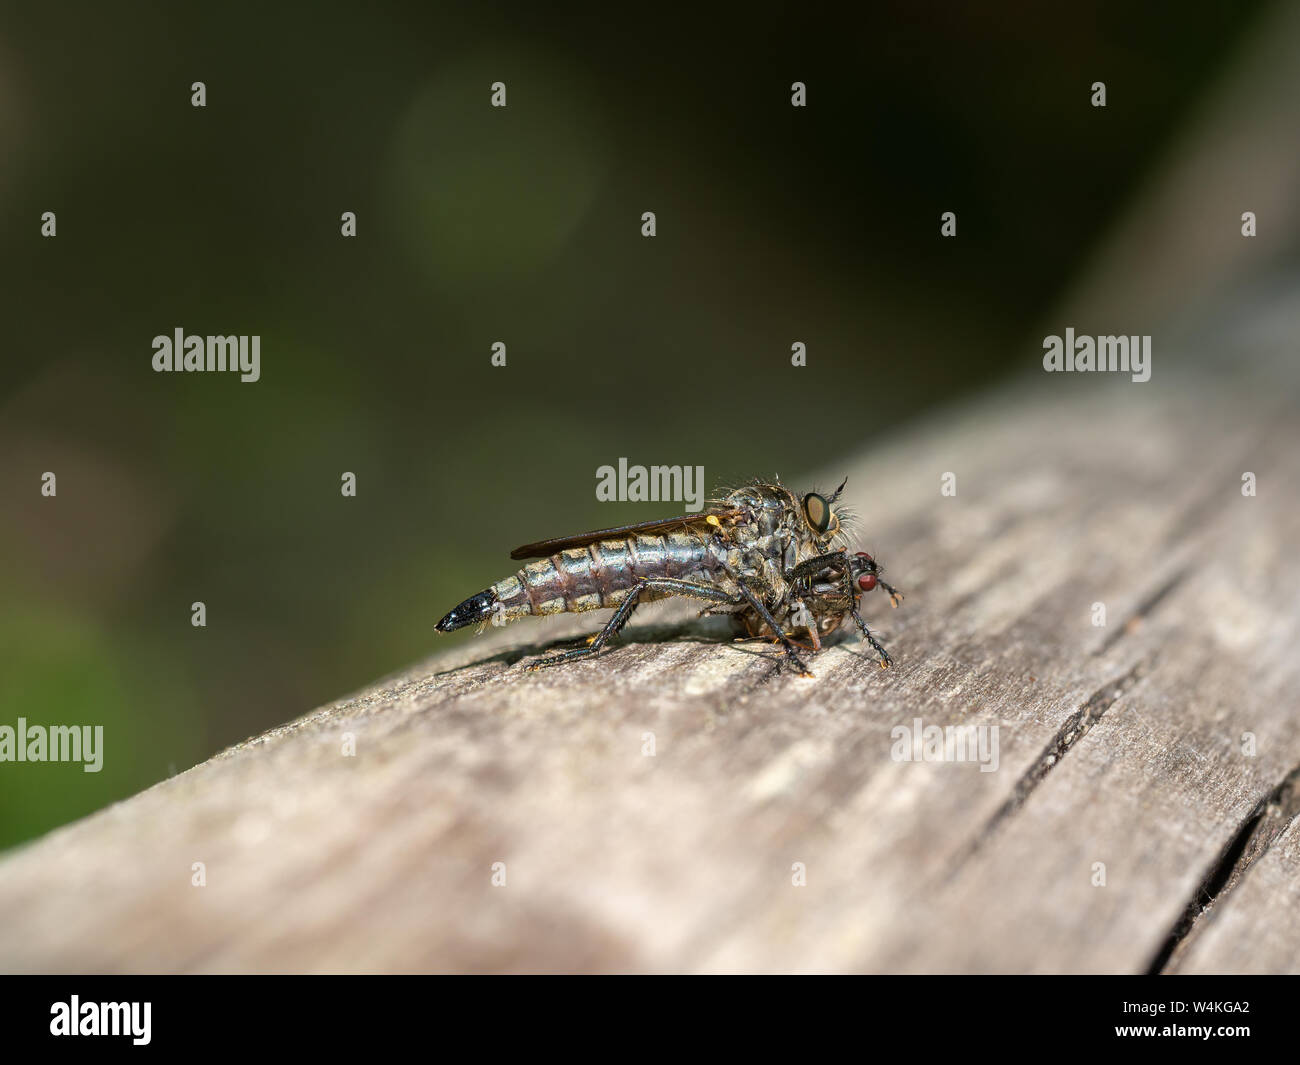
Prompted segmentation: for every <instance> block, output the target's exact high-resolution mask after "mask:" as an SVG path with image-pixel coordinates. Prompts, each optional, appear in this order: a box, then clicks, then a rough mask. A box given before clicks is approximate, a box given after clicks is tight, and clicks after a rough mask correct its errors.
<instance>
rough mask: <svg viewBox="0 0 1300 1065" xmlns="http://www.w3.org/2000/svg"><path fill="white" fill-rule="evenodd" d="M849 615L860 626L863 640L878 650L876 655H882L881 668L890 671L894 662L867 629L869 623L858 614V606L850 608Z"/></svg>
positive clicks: (859, 629)
mask: <svg viewBox="0 0 1300 1065" xmlns="http://www.w3.org/2000/svg"><path fill="white" fill-rule="evenodd" d="M850 602H852V600H850ZM849 613H850V614H851V615H852V616H853V621H854V623H855V624H856V625H857V626H858V631H859V632H861V633H862V637H863V639H865V640H866V641H867V643H869V644H871V646H872V647H874V648H875V649H876V654H878V655H880V668H881V669H888V668H889V667H890V666H892V665H893V664H894V660H893V659H892V658H890V657H889V652H888V651H886V650H885V649H884V648H883V647H882V646H881V645H880V641H879V640H877V639H876V638H875V637H874V636H872V635H871V630H870V629H869V628H867V623H866V622H865V621H863V620H862V615H861V614H859V613H858V608H857V606H856V605H854V606H850V607H849Z"/></svg>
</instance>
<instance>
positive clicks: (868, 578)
mask: <svg viewBox="0 0 1300 1065" xmlns="http://www.w3.org/2000/svg"><path fill="white" fill-rule="evenodd" d="M854 557H856V558H859V559H861V560H862V561H863V562H865V563H867V565H868V566H869V567H870V569H871V570H874V569H875V568H876V560H875V559H874V558H872V557H871V556H870V555H869V554H867V553H866V552H865V551H859V552H857V554H856V555H855V556H854ZM876 583H877V581H876V575H875V573H874V572H868V573H864V574H862V575H861V576H860V577H858V587H859V588H861V589H862V590H863V591H864V592H869V591H871V589H872V588H874V587H875V586H876Z"/></svg>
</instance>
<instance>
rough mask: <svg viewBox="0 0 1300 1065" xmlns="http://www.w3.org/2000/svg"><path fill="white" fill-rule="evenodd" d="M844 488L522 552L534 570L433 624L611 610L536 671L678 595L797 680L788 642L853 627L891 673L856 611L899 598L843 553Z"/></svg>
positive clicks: (593, 648)
mask: <svg viewBox="0 0 1300 1065" xmlns="http://www.w3.org/2000/svg"><path fill="white" fill-rule="evenodd" d="M847 483H848V481H847V478H846V479H845V482H844V483H842V484H841V485H840V486H839V488H837V489H836V490H835V492H834V493H833V494H832V495H831V496H830V497H829V498H828V497H825V496H822V495H818V494H817V493H816V492H809V493H808V494H807V495H805V496H804V497H803V498H802V499H797V498H796V497H795V496H794V494H793V493H791V492H790V490H789V489H787V488H786V487H785V486H783V485H782V484H780V482H779V481H778V482H777V483H776V484H765V483H762V482H757V481H756V482H754V483H753V484H749V485H746V486H745V487H743V488H737V489H736V490H735V491H732V492H729V493H727V495H726V496H725V497H723V498H722V499H719V500H711V501H710V505H709V507H708V508H707V509H706V510H705V511H704V512H703V513H700V514H683V515H681V516H679V517H675V518H666V519H663V520H660V521H647V522H641V523H640V524H637V525H620V526H616V527H615V528H612V529H599V530H597V531H595V532H589V533H581V534H580V535H578V536H563V537H560V538H558V539H555V540H542V541H540V542H538V543H535V544H525V545H524V546H523V547H518V548H516V549H515V550H514V551H512V552H511V553H510V557H511V558H513V559H535V560H536V561H533V562H528V563H527V564H526V565H525V566H524V567H523V569H521V570H519V571H518V572H517V573H515V574H514V575H513V576H511V577H506V578H505V579H504V580H501V581H498V582H497V583H496V584H494V585H492V587H490V588H487V589H485V590H483V591H481V592H479V593H478V594H477V595H473V596H471V597H470V598H468V599H466V600H465V601H464V602H463V603H461V604H460V606H458V607H456V609H454V610H452V611H451V612H450V613H449V614H448V615H447V616H446V617H445V618H443V619H442V620H441V621H440V622H438V626H437V628H438V631H439V632H452V631H453V630H455V629H459V628H463V627H465V626H466V625H472V624H475V623H487V622H489V621H491V622H493V623H494V624H505V623H506V622H509V621H513V620H514V619H515V618H521V617H526V616H529V615H543V614H560V613H564V612H574V613H577V612H580V611H584V610H599V609H601V608H602V607H613V608H615V609H614V615H613V617H611V618H610V619H609V621H608V622H607V623H606V625H605V627H604V628H603V629H601V630H600V632H598V633H596V634H595V635H593V636H590V637H588V638H587V640H586V643H585V645H584V646H581V647H578V648H575V649H573V650H569V651H564V652H561V653H558V654H554V655H550V656H547V657H545V658H542V659H540V660H538V661H536V662H534V663H532V664H531V665H530V666H529V668H530V669H540V668H541V667H543V666H553V665H556V664H558V663H560V662H569V661H572V660H574V659H577V658H584V657H586V656H588V655H594V654H596V653H597V652H598V651H600V650H601V648H603V647H604V646H605V644H606V643H607V642H608V641H609V639H610V638H611V637H613V636H616V635H617V634H618V633H619V631H620V630H621V629H622V628H623V626H624V625H626V624H627V621H628V618H630V617H631V616H632V611H634V610H635V609H636V608H637V606H638V605H639V604H641V603H645V602H650V601H653V600H656V599H666V598H669V597H671V596H685V597H688V598H691V599H698V600H703V601H704V602H707V603H709V604H710V606H709V607H707V608H705V609H704V610H703V611H701V614H713V613H727V614H731V615H732V616H733V618H734V619H735V620H736V622H737V623H738V624H739V625H740V627H741V629H742V630H743V631H744V632H745V633H747V634H748V636H749V637H751V638H768V639H772V640H774V641H776V642H779V643H780V644H781V646H782V648H783V650H784V652H785V657H786V660H787V661H788V662H789V663H790V665H791V666H792V667H793V668H794V670H795V672H796V673H798V674H799V675H801V676H806V677H810V676H812V673H811V672H809V670H808V667H807V666H805V665H804V663H803V660H802V659H801V658H800V657H799V650H800V647H799V645H798V644H796V642H795V640H794V639H793V637H794V636H796V635H798V634H799V633H800V632H801V631H802V632H806V633H807V635H808V638H809V640H810V642H811V643H812V649H813V650H820V649H821V641H822V639H823V638H824V637H826V636H828V635H829V634H830V633H832V632H834V631H835V629H837V628H839V626H840V624H841V623H842V622H843V621H844V620H845V619H846V618H849V617H851V618H852V619H853V621H854V623H855V624H856V625H857V627H858V631H859V632H860V633H861V634H862V637H863V639H865V640H866V641H867V643H869V644H870V645H871V646H872V648H874V649H875V651H876V653H877V654H878V655H879V656H880V665H881V667H882V668H883V667H886V666H888V665H889V664H890V663H891V662H892V659H891V658H890V657H889V653H888V652H887V651H886V650H885V649H884V647H882V646H881V645H880V643H879V641H878V640H877V639H876V638H875V636H873V635H872V633H871V630H870V629H868V628H867V625H866V622H864V621H863V620H862V615H861V614H859V613H858V601H859V598H860V597H861V595H862V593H863V592H869V591H871V590H872V589H873V588H876V587H877V586H878V587H881V588H883V589H884V590H885V591H887V592H888V593H889V599H890V602H891V604H892V605H894V606H897V605H898V601H899V600H900V599H902V595H901V594H899V593H898V592H897V591H895V590H894V588H892V587H891V586H890V585H888V584H886V583H885V581H884V580H883V579H882V578H881V576H880V568H879V566H878V565H877V563H876V561H875V559H873V558H872V557H871V556H870V555H868V554H867V553H866V552H864V551H858V552H855V553H852V554H850V553H849V550H848V547H847V543H846V540H847V537H846V535H845V533H844V531H843V527H842V525H841V512H842V508H837V507H836V502H837V501H838V499H839V497H840V494H841V493H842V492H843V491H844V484H847Z"/></svg>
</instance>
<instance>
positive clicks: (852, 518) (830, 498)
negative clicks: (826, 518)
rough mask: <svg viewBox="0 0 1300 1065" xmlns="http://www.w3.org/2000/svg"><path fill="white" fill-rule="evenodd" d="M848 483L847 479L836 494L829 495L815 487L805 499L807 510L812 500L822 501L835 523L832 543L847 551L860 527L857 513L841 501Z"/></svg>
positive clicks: (836, 490)
mask: <svg viewBox="0 0 1300 1065" xmlns="http://www.w3.org/2000/svg"><path fill="white" fill-rule="evenodd" d="M848 483H849V479H848V478H847V477H845V478H844V480H842V481H841V482H840V486H839V487H838V488H836V489H835V491H834V492H831V493H829V494H827V493H825V492H822V491H821V490H820V489H819V488H816V487H814V488H813V490H812V491H811V492H809V493H808V494H807V495H806V496H804V497H803V506H804V509H805V510H807V507H808V501H809V500H810V499H817V500H820V501H821V502H822V503H823V504H824V506H825V510H826V513H827V514H828V515H830V516H831V518H832V520H833V521H834V523H835V532H834V534H833V535H832V536H831V543H833V544H838V545H839V546H840V547H843V548H845V549H847V548H848V547H850V546H851V544H852V542H853V534H854V532H855V531H856V530H857V525H858V515H857V512H856V511H855V510H853V509H852V508H851V507H848V506H846V505H845V504H843V503H841V502H840V501H839V499H840V496H841V495H842V494H843V493H844V486H845V485H847V484H848Z"/></svg>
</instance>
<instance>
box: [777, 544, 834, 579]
mask: <svg viewBox="0 0 1300 1065" xmlns="http://www.w3.org/2000/svg"><path fill="white" fill-rule="evenodd" d="M835 565H838V566H840V567H841V568H842V569H843V571H844V572H845V573H848V567H849V553H848V552H847V551H846V550H844V548H840V549H839V550H838V551H831V552H829V553H828V554H825V555H817V556H816V557H815V558H806V559H804V560H803V561H802V562H800V563H799V565H797V566H795V567H793V568H792V569H789V570H787V571H786V574H785V579H786V580H787V581H790V582H791V583H793V582H795V581H798V580H803V579H804V578H806V577H815V576H817V574H819V573H821V571H822V570H825V569H830V567H831V566H835Z"/></svg>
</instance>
